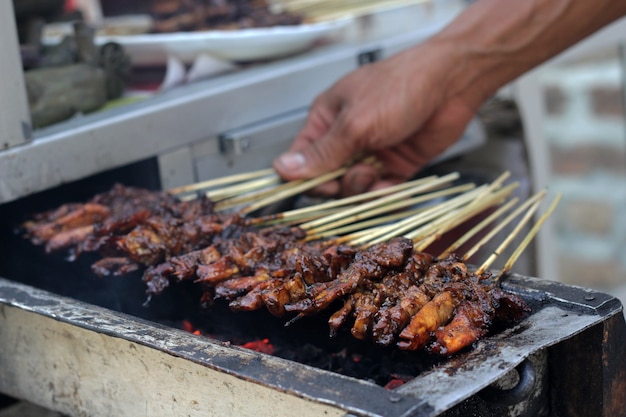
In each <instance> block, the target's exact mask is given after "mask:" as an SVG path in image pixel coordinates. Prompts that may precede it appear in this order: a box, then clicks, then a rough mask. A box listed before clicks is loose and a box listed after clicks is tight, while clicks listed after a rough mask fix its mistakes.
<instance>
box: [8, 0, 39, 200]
mask: <svg viewBox="0 0 626 417" xmlns="http://www.w3.org/2000/svg"><path fill="white" fill-rule="evenodd" d="M13 16H14V13H13V2H12V1H3V2H0V57H2V59H0V74H2V80H0V153H2V150H3V149H5V148H10V147H13V146H17V145H21V144H24V143H27V142H28V141H30V140H31V139H32V132H31V123H30V113H29V110H28V100H27V98H26V86H25V83H24V73H23V71H22V59H21V57H20V50H19V42H18V40H17V29H16V25H15V18H14V17H13ZM0 164H1V163H0ZM0 195H2V191H1V189H0ZM0 202H1V199H0Z"/></svg>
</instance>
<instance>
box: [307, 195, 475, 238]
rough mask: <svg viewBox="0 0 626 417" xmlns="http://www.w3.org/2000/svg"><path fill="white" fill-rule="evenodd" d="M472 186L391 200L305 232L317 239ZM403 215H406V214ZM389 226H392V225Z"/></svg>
mask: <svg viewBox="0 0 626 417" xmlns="http://www.w3.org/2000/svg"><path fill="white" fill-rule="evenodd" d="M474 187H475V185H474V184H463V185H458V186H456V187H450V188H444V189H443V190H439V191H435V192H432V193H427V194H422V195H420V196H418V197H414V198H410V199H408V200H402V201H397V202H393V203H390V204H387V205H383V206H379V207H375V208H374V209H372V210H368V211H365V212H361V213H357V214H354V215H352V216H347V217H344V218H342V219H340V220H337V221H335V222H332V223H327V224H325V225H324V226H322V227H319V228H315V229H310V230H308V231H307V234H308V235H309V236H310V238H308V240H316V239H319V237H320V236H322V235H323V234H325V235H328V233H327V232H329V231H332V230H334V229H336V228H338V227H341V226H344V225H346V224H350V223H354V222H358V221H360V220H364V219H368V218H371V217H373V216H376V215H379V214H383V213H389V212H390V211H394V210H398V209H401V208H405V207H408V206H412V205H415V204H420V203H424V202H426V201H430V200H434V199H436V198H440V197H445V196H447V195H451V194H457V193H461V192H465V191H468V190H471V189H473V188H474ZM405 217H408V215H407V216H405ZM390 227H393V225H392V226H390Z"/></svg>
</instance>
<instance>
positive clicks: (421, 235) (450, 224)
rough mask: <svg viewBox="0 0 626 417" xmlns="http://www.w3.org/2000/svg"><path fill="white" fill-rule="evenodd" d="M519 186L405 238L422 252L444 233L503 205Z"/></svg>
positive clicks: (505, 188)
mask: <svg viewBox="0 0 626 417" xmlns="http://www.w3.org/2000/svg"><path fill="white" fill-rule="evenodd" d="M518 186H519V184H518V183H517V182H515V183H513V184H509V185H508V186H506V187H503V188H502V189H500V190H498V191H496V192H494V193H493V194H491V195H489V196H486V197H485V196H484V197H483V198H481V199H480V201H479V203H478V204H469V205H468V206H466V207H463V208H461V209H458V210H456V211H454V212H452V213H449V214H447V215H446V216H444V217H441V218H439V219H437V220H436V221H434V222H432V223H430V224H427V225H425V226H423V227H422V228H420V229H418V230H416V231H414V232H411V233H408V234H407V235H405V236H406V237H408V238H411V239H413V241H414V242H415V244H416V246H415V250H417V251H420V252H422V251H424V250H425V249H426V248H427V247H429V246H430V245H431V244H432V243H433V242H435V241H436V240H438V239H439V238H441V236H442V235H443V234H444V233H446V232H448V231H450V230H452V229H453V228H455V227H456V226H458V225H460V224H462V223H463V222H465V221H467V220H469V219H471V218H472V217H474V216H476V215H477V214H479V213H481V212H483V211H484V210H486V209H487V208H489V207H492V206H494V205H498V204H501V203H502V202H503V201H504V200H505V199H507V198H508V197H509V196H510V195H511V193H512V192H513V190H514V189H515V188H517V187H518Z"/></svg>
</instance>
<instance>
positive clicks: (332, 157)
mask: <svg viewBox="0 0 626 417" xmlns="http://www.w3.org/2000/svg"><path fill="white" fill-rule="evenodd" d="M341 119H342V118H341V117H339V118H338V119H337V121H335V122H334V123H333V125H332V126H331V128H330V129H329V130H328V132H327V133H326V134H324V135H322V136H321V137H320V138H319V139H317V140H314V141H310V142H309V143H308V145H305V146H299V149H298V150H297V151H288V152H286V153H284V154H283V155H281V156H279V157H278V158H277V159H276V160H275V161H274V168H275V169H276V171H277V172H278V173H279V174H280V175H281V176H282V177H283V178H285V179H288V180H291V179H298V178H314V177H316V176H319V175H322V174H324V173H326V172H330V171H332V170H334V169H337V168H339V167H340V166H341V165H343V164H344V163H346V162H347V161H349V160H350V159H351V158H352V157H353V156H354V155H355V154H356V152H357V150H359V149H360V148H359V143H358V139H357V138H358V136H355V135H349V134H346V133H342V132H346V128H345V127H343V123H342V121H341ZM299 145H302V142H300V143H299Z"/></svg>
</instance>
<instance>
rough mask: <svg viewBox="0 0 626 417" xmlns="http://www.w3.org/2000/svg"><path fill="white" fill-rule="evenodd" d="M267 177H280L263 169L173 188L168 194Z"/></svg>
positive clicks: (272, 171) (269, 169) (270, 170)
mask: <svg viewBox="0 0 626 417" xmlns="http://www.w3.org/2000/svg"><path fill="white" fill-rule="evenodd" d="M267 175H272V176H275V177H278V175H277V174H276V172H275V171H274V170H273V169H272V168H268V169H261V170H258V171H251V172H244V173H241V174H234V175H229V176H226V177H220V178H215V179H212V180H208V181H202V182H198V183H194V184H189V185H183V186H182V187H176V188H172V189H170V190H169V191H168V192H169V193H170V194H184V193H189V192H194V191H198V190H203V189H207V188H211V187H215V186H218V185H226V184H233V183H236V182H241V181H246V180H250V179H254V178H258V177H263V176H267Z"/></svg>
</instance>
